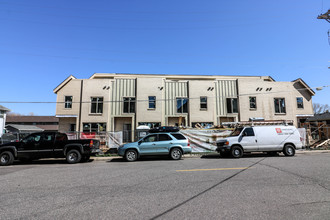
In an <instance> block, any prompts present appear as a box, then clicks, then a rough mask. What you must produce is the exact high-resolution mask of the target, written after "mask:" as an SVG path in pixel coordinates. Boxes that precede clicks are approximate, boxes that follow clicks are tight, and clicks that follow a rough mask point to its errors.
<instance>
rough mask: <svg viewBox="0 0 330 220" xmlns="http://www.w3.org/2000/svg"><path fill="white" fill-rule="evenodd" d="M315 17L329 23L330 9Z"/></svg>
mask: <svg viewBox="0 0 330 220" xmlns="http://www.w3.org/2000/svg"><path fill="white" fill-rule="evenodd" d="M317 19H324V20H326V21H327V22H329V23H330V9H329V10H328V11H327V12H326V13H324V14H320V15H319V16H317Z"/></svg>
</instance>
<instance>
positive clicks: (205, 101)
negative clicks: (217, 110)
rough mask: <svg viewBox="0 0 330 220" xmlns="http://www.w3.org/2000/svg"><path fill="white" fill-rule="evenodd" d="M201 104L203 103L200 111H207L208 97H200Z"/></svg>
mask: <svg viewBox="0 0 330 220" xmlns="http://www.w3.org/2000/svg"><path fill="white" fill-rule="evenodd" d="M200 102H201V106H200V109H201V110H206V109H207V97H206V96H202V97H200Z"/></svg>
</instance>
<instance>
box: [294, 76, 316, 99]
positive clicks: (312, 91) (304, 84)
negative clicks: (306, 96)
mask: <svg viewBox="0 0 330 220" xmlns="http://www.w3.org/2000/svg"><path fill="white" fill-rule="evenodd" d="M292 82H300V83H301V84H302V85H303V86H305V87H306V88H307V90H308V91H309V92H310V93H311V94H312V96H313V95H315V92H314V90H313V89H311V87H309V86H308V85H307V83H306V82H305V81H304V80H303V79H302V78H298V79H296V80H293V81H292Z"/></svg>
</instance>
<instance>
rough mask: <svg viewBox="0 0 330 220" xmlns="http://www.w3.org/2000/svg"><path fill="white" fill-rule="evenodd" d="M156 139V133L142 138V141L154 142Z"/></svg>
mask: <svg viewBox="0 0 330 220" xmlns="http://www.w3.org/2000/svg"><path fill="white" fill-rule="evenodd" d="M156 140H157V134H153V135H149V136H147V137H145V138H144V139H143V142H155V141H156Z"/></svg>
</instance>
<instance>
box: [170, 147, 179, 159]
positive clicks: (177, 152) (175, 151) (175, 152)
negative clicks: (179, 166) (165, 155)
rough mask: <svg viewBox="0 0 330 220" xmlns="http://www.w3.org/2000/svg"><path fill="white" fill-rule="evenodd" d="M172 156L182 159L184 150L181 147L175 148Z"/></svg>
mask: <svg viewBox="0 0 330 220" xmlns="http://www.w3.org/2000/svg"><path fill="white" fill-rule="evenodd" d="M170 156H171V158H172V159H173V160H180V159H181V157H182V152H181V150H180V149H179V148H173V149H172V150H171V153H170Z"/></svg>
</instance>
